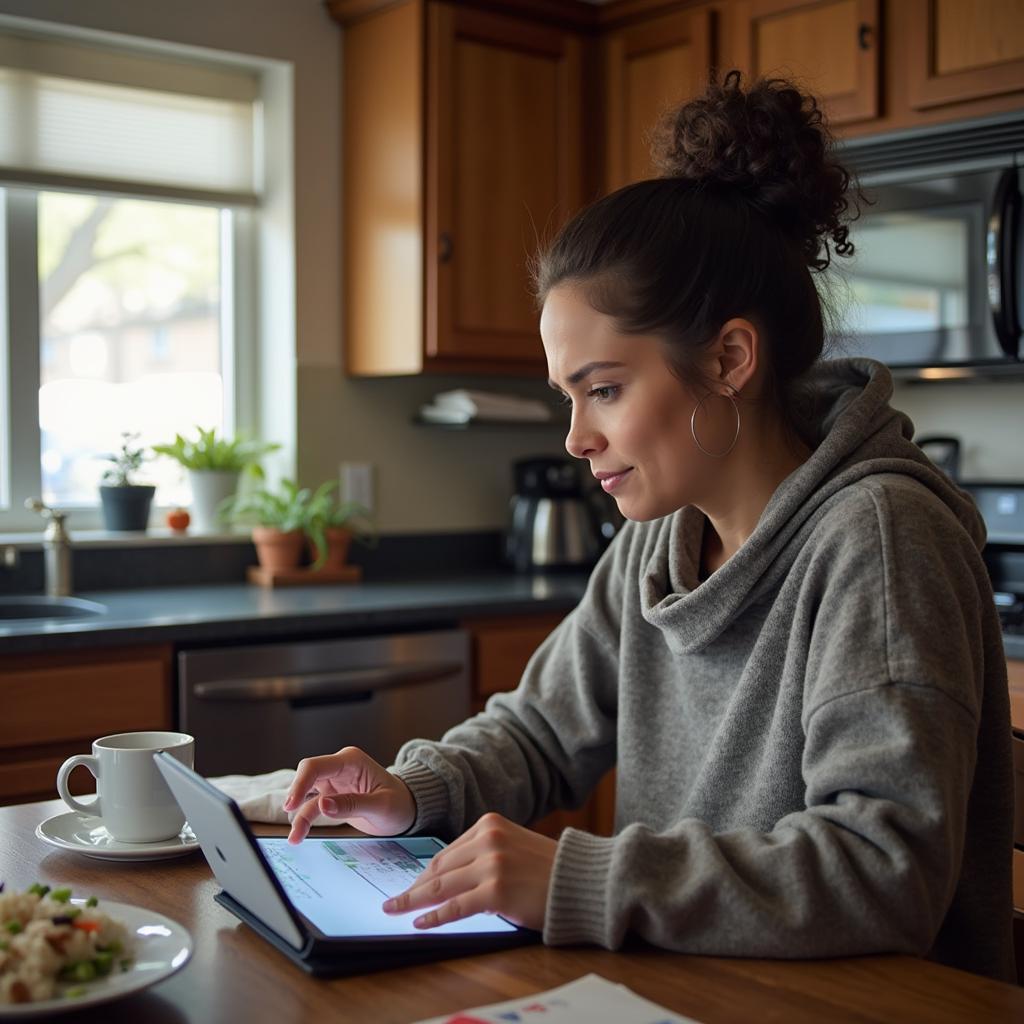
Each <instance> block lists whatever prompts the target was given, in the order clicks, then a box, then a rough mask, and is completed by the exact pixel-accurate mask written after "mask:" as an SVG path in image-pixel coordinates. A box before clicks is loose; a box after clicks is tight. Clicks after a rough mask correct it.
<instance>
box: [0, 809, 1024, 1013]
mask: <svg viewBox="0 0 1024 1024" xmlns="http://www.w3.org/2000/svg"><path fill="white" fill-rule="evenodd" d="M62 808H63V804H61V803H60V802H59V801H57V800H53V801H48V802H45V803H35V804H21V805H18V806H13V807H0V877H3V878H4V880H5V881H6V883H7V884H8V885H9V886H13V887H15V888H27V887H28V886H29V885H31V884H32V883H33V882H35V881H40V882H44V883H47V884H49V885H51V886H52V885H55V884H57V883H61V884H68V885H71V886H72V887H73V888H74V890H75V892H76V894H77V893H82V894H90V895H96V896H98V897H100V898H101V899H103V898H106V899H111V900H118V901H120V902H123V903H133V904H137V905H139V906H142V907H147V908H149V909H152V910H156V911H158V912H160V913H162V914H166V915H167V916H169V917H171V918H173V919H174V920H176V921H179V922H180V923H181V924H183V925H184V926H185V927H186V928H188V929H189V931H190V932H191V933H192V937H193V939H194V940H195V952H194V954H193V957H192V961H191V962H190V963H189V964H188V966H186V967H185V968H184V970H182V971H180V972H179V973H178V974H176V975H175V976H174V977H172V978H169V979H168V980H167V981H164V982H162V983H161V984H159V985H157V986H155V987H154V988H152V989H149V990H148V991H147V992H144V993H139V994H138V995H133V996H130V997H128V998H126V999H122V1000H120V1001H117V1002H113V1003H109V1004H107V1005H105V1006H97V1007H96V1008H95V1009H83V1010H81V1011H79V1012H78V1013H77V1014H76V1015H75V1016H73V1017H72V1018H70V1019H71V1020H74V1021H75V1024H85V1022H89V1021H97V1022H98V1021H101V1020H102V1021H104V1022H105V1024H118V1022H125V1024H127V1022H132V1024H137V1022H139V1021H145V1022H146V1024H183V1022H185V1021H189V1022H194V1024H218V1022H223V1024H237V1022H239V1021H250V1022H254V1024H261V1022H264V1021H267V1022H273V1024H293V1022H294V1024H300V1022H305V1024H329V1022H331V1024H333V1022H337V1021H358V1022H359V1024H392V1022H393V1024H409V1022H411V1021H417V1020H420V1019H422V1018H424V1017H430V1016H433V1015H437V1014H443V1013H454V1012H455V1011H457V1010H460V1009H466V1008H468V1007H471V1006H479V1005H480V1004H484V1003H491V1002H498V1001H500V1000H503V999H512V998H515V997H518V996H526V995H529V994H531V993H534V992H538V991H542V990H544V989H548V988H553V987H555V986H557V985H561V984H564V983H565V982H567V981H571V980H572V979H574V978H578V977H580V976H581V975H583V974H587V973H588V972H590V971H593V972H595V973H597V974H600V975H603V976H604V977H605V978H608V979H609V980H611V981H617V982H623V983H624V984H626V985H628V986H629V987H630V988H631V989H633V991H635V992H637V993H639V994H641V995H643V996H646V997H647V998H649V999H653V1000H654V1001H655V1002H658V1003H661V1004H662V1005H664V1006H667V1007H669V1008H671V1009H672V1010H675V1011H676V1012H677V1013H681V1014H684V1015H686V1016H689V1017H693V1018H694V1019H696V1020H698V1021H705V1022H708V1024H711V1022H717V1021H751V1020H757V1021H766V1022H767V1021H780V1022H781V1021H786V1022H799V1021H814V1022H816V1024H818V1022H821V1021H823V1020H827V1021H829V1022H830V1024H840V1022H843V1021H860V1022H863V1021H886V1022H890V1021H900V1022H913V1021H922V1022H923V1021H927V1022H929V1024H937V1022H944V1021H971V1022H979V1021H1011V1020H1012V1021H1018V1022H1019V1021H1024V989H1021V988H1017V987H1016V986H1012V985H1003V984H999V983H997V982H993V981H988V980H986V979H984V978H979V977H976V976H975V975H972V974H967V973H965V972H963V971H955V970H951V969H948V968H944V967H939V966H937V965H936V964H932V963H929V962H927V961H924V960H918V959H915V958H913V957H906V956H872V957H858V958H851V959H846V960H819V961H802V962H800V961H770V960H735V959H724V958H715V957H699V956H683V955H681V954H674V953H665V952H661V951H659V950H654V949H649V948H647V947H644V948H639V949H633V950H631V951H630V952H619V953H610V952H607V951H605V950H599V949H592V948H571V949H548V948H545V947H543V946H530V947H525V948H520V949H515V950H511V951H508V952H499V953H489V954H486V955H483V956H477V957H466V958H462V959H458V960H445V961H439V962H438V963H434V964H426V965H422V966H419V967H406V968H399V969H396V970H392V971H381V972H378V973H375V974H367V975H362V976H359V977H352V978H338V979H335V980H330V981H323V980H317V979H313V978H310V977H309V976H308V975H306V974H304V973H303V972H302V971H301V970H299V969H298V968H297V967H294V966H293V965H292V964H291V963H290V961H288V960H287V959H285V958H284V957H283V956H281V955H280V954H279V953H278V952H276V951H275V950H274V949H273V947H271V946H270V945H269V944H268V943H266V942H264V941H263V940H262V939H260V938H259V937H258V936H257V935H255V934H254V933H253V932H251V931H250V930H249V929H248V928H247V927H246V926H245V925H243V924H241V923H240V922H239V921H238V920H237V919H236V918H235V917H233V916H232V915H231V914H229V913H228V912H227V911H226V910H224V909H222V908H221V907H220V906H218V905H217V904H216V903H214V902H213V895H214V893H215V892H216V891H217V890H218V886H217V883H216V881H215V880H214V878H213V875H212V873H211V872H210V870H209V868H208V867H207V865H206V861H205V860H204V859H203V856H202V854H201V853H195V854H192V855H189V856H186V857H181V858H178V859H175V860H166V861H156V862H152V861H151V862H148V863H139V864H132V863H121V862H115V861H99V860H93V859H90V858H87V857H81V856H78V855H76V854H71V853H64V852H61V851H59V850H54V849H53V848H52V847H49V846H47V845H45V844H44V843H42V842H41V841H40V840H38V839H37V838H36V837H35V834H34V833H35V827H36V825H37V824H38V823H39V822H40V821H42V820H43V819H44V818H46V817H49V816H50V815H52V814H56V813H58V812H60V810H61V809H62ZM261 831H265V833H266V834H273V835H280V834H282V832H283V829H281V828H274V827H273V826H267V827H265V828H264V829H261ZM322 832H323V834H325V835H329V834H332V833H337V834H340V833H339V831H338V830H322Z"/></svg>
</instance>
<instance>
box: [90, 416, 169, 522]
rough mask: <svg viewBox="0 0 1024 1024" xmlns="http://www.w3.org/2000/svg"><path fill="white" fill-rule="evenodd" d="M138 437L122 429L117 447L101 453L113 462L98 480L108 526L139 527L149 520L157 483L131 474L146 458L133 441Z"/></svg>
mask: <svg viewBox="0 0 1024 1024" xmlns="http://www.w3.org/2000/svg"><path fill="white" fill-rule="evenodd" d="M138 437H139V435H138V434H133V433H131V432H130V431H127V430H126V431H123V432H122V433H121V449H120V451H117V452H114V453H113V454H111V455H105V456H103V458H104V459H106V460H107V461H108V462H111V463H113V465H112V466H111V467H110V468H109V469H107V470H106V471H105V472H104V473H103V482H102V483H101V484H100V502H101V503H102V505H103V523H104V525H105V526H106V528H107V529H108V530H117V531H122V530H134V531H142V530H145V529H146V526H147V525H148V524H149V509H150V506H151V505H152V504H153V495H154V494H155V493H156V487H155V486H153V484H137V483H135V482H134V475H135V474H136V473H137V472H138V471H139V470H140V469H141V468H142V463H143V462H145V461H146V450H145V449H144V448H140V447H139V446H138V444H137V443H136V442H137V441H138Z"/></svg>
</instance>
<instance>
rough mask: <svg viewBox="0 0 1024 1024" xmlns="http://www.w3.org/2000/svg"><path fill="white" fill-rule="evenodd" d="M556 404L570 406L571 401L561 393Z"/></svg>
mask: <svg viewBox="0 0 1024 1024" xmlns="http://www.w3.org/2000/svg"><path fill="white" fill-rule="evenodd" d="M558 404H559V405H572V399H571V398H570V397H569V396H568V395H567V394H566V393H565V392H564V391H563V392H562V393H561V394H560V395H559V396H558Z"/></svg>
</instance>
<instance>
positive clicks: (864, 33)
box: [857, 22, 873, 50]
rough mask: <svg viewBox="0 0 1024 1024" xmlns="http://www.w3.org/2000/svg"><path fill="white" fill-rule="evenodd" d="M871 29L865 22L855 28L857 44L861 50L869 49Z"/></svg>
mask: <svg viewBox="0 0 1024 1024" xmlns="http://www.w3.org/2000/svg"><path fill="white" fill-rule="evenodd" d="M872 31H873V29H872V27H871V26H870V25H868V24H867V23H866V22H865V23H864V24H862V25H861V26H860V27H859V28H858V29H857V45H858V46H859V47H860V48H861V49H862V50H870V49H871V33H872Z"/></svg>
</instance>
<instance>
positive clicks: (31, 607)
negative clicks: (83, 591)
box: [0, 596, 107, 622]
mask: <svg viewBox="0 0 1024 1024" xmlns="http://www.w3.org/2000/svg"><path fill="white" fill-rule="evenodd" d="M106 610H107V606H106V605H105V604H99V603H98V602H96V601H86V600H85V599H84V598H81V597H41V596H40V597H35V596H33V597H0V622H9V621H11V620H13V619H17V620H18V621H24V620H26V619H90V618H92V617H93V616H94V615H102V614H103V613H104V612H105V611H106Z"/></svg>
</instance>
